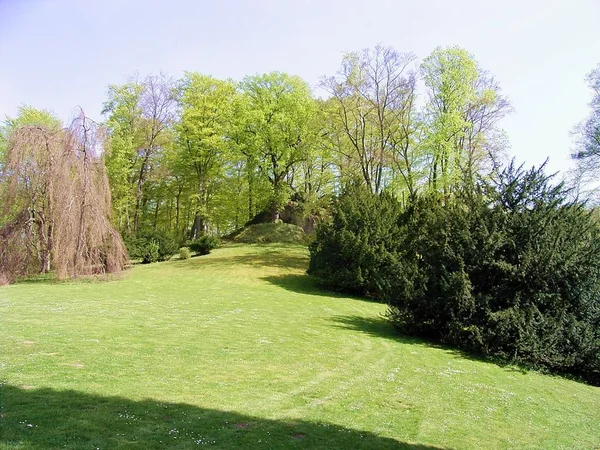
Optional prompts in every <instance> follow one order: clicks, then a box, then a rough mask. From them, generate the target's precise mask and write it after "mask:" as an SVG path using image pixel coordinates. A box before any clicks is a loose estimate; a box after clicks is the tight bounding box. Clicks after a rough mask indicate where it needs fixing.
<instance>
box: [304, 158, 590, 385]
mask: <svg viewBox="0 0 600 450" xmlns="http://www.w3.org/2000/svg"><path fill="white" fill-rule="evenodd" d="M566 195H567V192H566V191H565V190H564V188H563V187H562V186H560V185H559V186H552V185H551V184H550V180H549V177H547V176H545V175H544V174H543V169H538V170H536V169H532V170H530V171H524V170H522V169H521V168H516V167H514V165H512V164H511V165H510V166H509V167H508V168H507V169H506V170H505V171H503V172H502V173H501V174H500V177H499V181H498V182H497V183H496V184H495V185H492V184H491V183H481V184H480V186H479V187H478V188H476V190H475V191H473V190H471V189H469V190H465V191H463V192H457V194H456V197H455V198H453V199H452V200H449V199H446V198H444V197H442V196H440V195H436V194H431V195H428V196H424V197H419V198H417V199H416V200H415V201H414V202H413V203H412V204H411V205H410V207H409V208H408V209H407V210H406V211H405V212H404V213H399V212H398V209H397V207H396V206H394V205H393V203H391V202H392V200H390V199H385V198H383V197H382V198H377V197H374V196H370V195H367V194H365V193H361V192H353V193H351V195H346V196H344V197H343V198H342V199H341V200H340V201H339V203H338V205H337V208H336V212H335V213H334V216H333V221H332V223H331V224H328V225H324V226H321V227H320V228H319V230H318V232H317V241H316V242H315V243H314V244H313V245H312V247H311V263H310V272H311V273H314V274H315V275H317V276H318V277H319V278H321V279H322V280H324V281H325V282H327V283H328V284H329V285H330V286H331V287H334V288H338V289H339V288H343V289H346V290H352V291H355V292H359V293H363V294H365V293H366V294H371V295H374V296H376V297H377V298H379V299H380V300H382V301H385V302H386V303H388V304H389V305H390V310H389V314H388V315H389V317H390V319H391V320H392V321H393V322H394V324H395V325H396V327H397V328H398V329H400V330H401V331H402V332H404V333H408V334H413V335H419V336H425V337H428V338H431V339H434V340H436V341H439V342H443V343H449V344H453V345H456V346H458V347H461V348H464V349H466V350H469V351H474V352H476V353H480V354H485V355H494V356H498V357H501V358H502V359H509V360H512V361H517V362H521V363H525V364H530V365H534V366H537V367H543V368H547V369H551V370H555V371H559V372H568V373H571V374H574V375H578V376H582V377H584V378H586V379H587V380H588V381H591V382H593V383H600V304H599V298H600V260H599V259H598V258H597V255H598V254H599V252H600V230H599V228H598V225H597V222H596V221H595V220H594V219H593V218H592V216H591V213H590V212H588V211H587V210H586V209H585V207H584V205H582V204H578V203H568V202H566V200H565V197H566Z"/></svg>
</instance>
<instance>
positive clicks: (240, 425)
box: [233, 422, 250, 430]
mask: <svg viewBox="0 0 600 450" xmlns="http://www.w3.org/2000/svg"><path fill="white" fill-rule="evenodd" d="M233 426H234V427H236V428H238V429H240V430H247V429H248V428H250V424H249V423H247V422H240V423H236V424H234V425H233Z"/></svg>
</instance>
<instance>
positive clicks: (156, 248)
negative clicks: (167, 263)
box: [142, 239, 160, 264]
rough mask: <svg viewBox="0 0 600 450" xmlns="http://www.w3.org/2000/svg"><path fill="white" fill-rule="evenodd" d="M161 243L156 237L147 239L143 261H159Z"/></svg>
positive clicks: (144, 262)
mask: <svg viewBox="0 0 600 450" xmlns="http://www.w3.org/2000/svg"><path fill="white" fill-rule="evenodd" d="M159 252H160V245H159V244H158V242H156V241H155V240H154V239H152V240H150V241H147V243H146V245H145V246H144V250H143V254H142V263H143V264H149V263H154V262H158V260H159V258H160V253H159Z"/></svg>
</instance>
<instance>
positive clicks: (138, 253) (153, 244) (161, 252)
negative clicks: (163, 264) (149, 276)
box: [124, 230, 179, 264]
mask: <svg viewBox="0 0 600 450" xmlns="http://www.w3.org/2000/svg"><path fill="white" fill-rule="evenodd" d="M124 241H125V246H126V247H127V251H128V253H129V256H130V257H131V258H132V259H141V260H142V262H143V263H144V264H147V263H152V262H157V261H166V260H168V259H170V258H171V256H173V255H174V254H175V253H177V251H178V250H179V245H178V244H177V240H175V239H174V238H173V237H172V236H170V235H168V234H167V233H164V232H162V231H159V230H151V231H144V232H142V233H141V234H140V236H139V237H137V238H136V237H131V236H129V237H126V238H124Z"/></svg>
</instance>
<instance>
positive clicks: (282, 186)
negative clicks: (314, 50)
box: [241, 72, 316, 210]
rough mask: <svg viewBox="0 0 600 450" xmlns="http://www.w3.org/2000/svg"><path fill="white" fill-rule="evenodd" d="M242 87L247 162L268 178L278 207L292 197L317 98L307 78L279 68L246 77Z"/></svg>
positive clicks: (273, 200) (272, 196)
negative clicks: (245, 102)
mask: <svg viewBox="0 0 600 450" xmlns="http://www.w3.org/2000/svg"><path fill="white" fill-rule="evenodd" d="M241 88H242V92H243V94H244V95H245V96H246V98H247V116H246V121H245V123H244V133H245V139H246V140H247V141H248V142H249V145H248V146H247V147H246V149H245V151H246V152H247V155H248V162H249V163H255V164H257V165H258V168H259V169H260V171H261V173H262V174H263V176H265V177H266V178H267V179H268V181H269V183H270V185H271V198H270V203H271V206H272V207H273V208H274V210H278V209H279V208H281V207H282V206H283V205H285V203H286V202H287V201H288V200H289V198H290V190H291V185H292V182H293V180H292V178H293V173H294V169H295V168H296V166H297V164H299V163H300V162H301V161H304V160H305V159H306V151H307V142H306V141H307V136H308V134H309V124H310V121H311V119H312V117H313V115H314V113H315V108H316V106H315V101H314V100H313V98H312V95H311V92H310V88H309V87H308V85H307V84H306V82H305V81H304V80H302V79H301V78H300V77H297V76H291V75H287V74H284V73H280V72H271V73H269V74H264V75H256V76H251V77H246V78H245V79H244V81H243V82H242V84H241Z"/></svg>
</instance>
